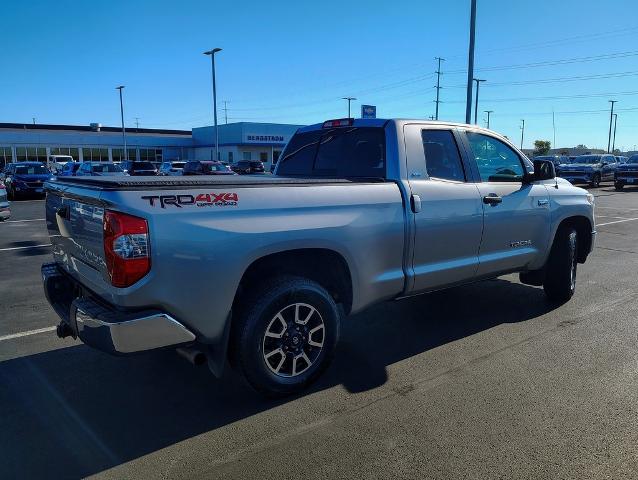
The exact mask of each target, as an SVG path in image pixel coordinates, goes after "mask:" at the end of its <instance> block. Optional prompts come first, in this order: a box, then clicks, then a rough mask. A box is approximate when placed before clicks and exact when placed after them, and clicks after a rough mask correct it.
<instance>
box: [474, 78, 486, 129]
mask: <svg viewBox="0 0 638 480" xmlns="http://www.w3.org/2000/svg"><path fill="white" fill-rule="evenodd" d="M473 80H474V81H475V82H476V99H475V103H474V124H475V125H478V95H479V85H480V84H481V82H484V81H485V80H481V79H480V78H474V79H473Z"/></svg>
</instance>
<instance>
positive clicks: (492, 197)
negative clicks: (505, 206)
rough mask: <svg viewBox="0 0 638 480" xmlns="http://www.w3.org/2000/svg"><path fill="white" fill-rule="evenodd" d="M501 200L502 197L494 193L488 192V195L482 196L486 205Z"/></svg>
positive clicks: (496, 203)
mask: <svg viewBox="0 0 638 480" xmlns="http://www.w3.org/2000/svg"><path fill="white" fill-rule="evenodd" d="M502 202H503V198H502V197H499V196H498V195H496V194H495V193H490V194H489V195H485V196H484V197H483V203H486V204H488V205H492V206H496V205H498V204H499V203H502Z"/></svg>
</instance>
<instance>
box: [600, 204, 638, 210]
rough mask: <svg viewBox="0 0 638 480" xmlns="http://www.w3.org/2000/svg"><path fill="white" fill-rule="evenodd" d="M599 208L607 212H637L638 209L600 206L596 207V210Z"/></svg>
mask: <svg viewBox="0 0 638 480" xmlns="http://www.w3.org/2000/svg"><path fill="white" fill-rule="evenodd" d="M599 208H606V209H608V210H627V211H630V210H631V211H637V210H638V208H623V207H602V206H600V205H596V210H598V209H599Z"/></svg>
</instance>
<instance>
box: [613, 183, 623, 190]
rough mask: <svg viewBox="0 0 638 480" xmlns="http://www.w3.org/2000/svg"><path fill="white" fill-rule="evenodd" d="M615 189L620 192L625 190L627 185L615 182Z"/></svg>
mask: <svg viewBox="0 0 638 480" xmlns="http://www.w3.org/2000/svg"><path fill="white" fill-rule="evenodd" d="M614 188H615V189H616V190H618V191H620V190H622V189H623V188H625V184H624V183H620V182H615V183H614Z"/></svg>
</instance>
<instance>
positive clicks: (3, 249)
mask: <svg viewBox="0 0 638 480" xmlns="http://www.w3.org/2000/svg"><path fill="white" fill-rule="evenodd" d="M50 246H51V244H50V243H42V244H40V245H29V246H28V247H11V248H0V252H8V251H9V250H24V249H25V248H40V247H50Z"/></svg>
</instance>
